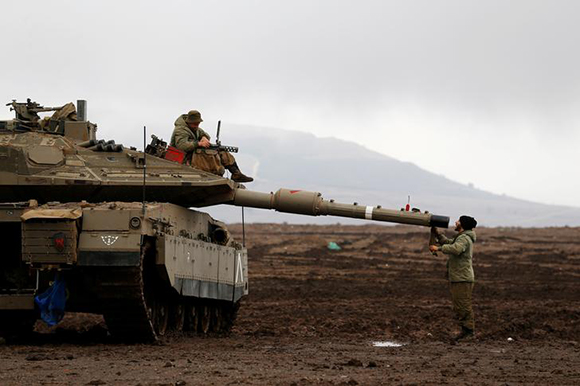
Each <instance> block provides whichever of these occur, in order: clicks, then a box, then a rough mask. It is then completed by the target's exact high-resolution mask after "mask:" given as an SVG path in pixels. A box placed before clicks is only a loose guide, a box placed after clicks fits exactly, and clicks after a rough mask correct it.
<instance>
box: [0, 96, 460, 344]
mask: <svg viewBox="0 0 580 386" xmlns="http://www.w3.org/2000/svg"><path fill="white" fill-rule="evenodd" d="M8 106H11V109H12V110H14V111H15V112H16V118H15V119H13V120H10V121H0V231H1V232H2V234H3V235H4V245H3V249H4V253H3V256H2V259H1V260H0V333H1V334H3V335H6V336H13V335H16V334H21V333H25V332H27V331H30V330H31V328H32V326H33V324H34V323H35V322H36V320H37V319H38V318H39V317H43V319H45V316H46V315H44V314H43V313H45V312H47V311H46V309H45V308H39V306H40V305H41V301H40V298H42V297H43V296H44V295H45V294H47V293H49V292H50V291H51V290H53V289H55V288H56V284H55V283H64V284H63V285H64V286H65V287H66V306H65V307H64V310H66V312H88V313H96V314H102V315H103V316H104V319H105V322H106V324H107V327H108V329H109V332H110V334H111V335H112V336H114V337H117V338H119V339H121V340H124V341H133V342H147V341H149V342H150V341H154V340H156V339H158V338H159V337H161V336H163V335H164V334H166V332H167V331H171V330H175V331H194V332H198V333H202V334H203V333H208V332H217V333H222V332H227V331H229V330H230V328H231V326H232V324H233V322H234V320H235V318H236V313H237V310H238V308H239V304H240V300H241V299H243V297H244V296H246V295H247V294H248V291H249V280H248V253H247V249H246V248H245V246H244V245H242V244H241V243H240V242H238V241H236V240H234V239H233V238H232V236H231V234H230V232H229V231H228V229H227V227H226V226H225V224H224V223H222V222H220V221H218V220H215V219H213V218H212V217H211V216H209V215H208V214H207V213H204V212H202V211H199V210H196V209H193V208H202V207H207V206H211V205H222V204H225V205H235V206H241V207H253V208H263V209H272V210H276V211H279V212H286V213H297V214H302V215H309V216H326V215H330V216H339V217H353V218H360V219H366V220H372V221H384V222H391V223H399V224H410V225H417V226H425V227H432V226H436V227H447V226H448V223H449V218H448V217H446V216H439V215H434V214H431V213H428V212H421V211H420V210H418V209H413V210H403V209H402V210H393V209H385V208H381V207H380V206H364V205H358V204H356V203H355V204H343V203H337V202H334V201H333V200H325V199H323V197H322V195H321V194H320V193H318V192H308V191H303V190H299V189H279V190H278V191H277V192H275V193H264V192H255V191H251V190H248V189H246V187H245V186H244V185H242V184H239V183H236V182H233V181H231V180H229V179H227V178H223V177H221V176H218V175H214V174H210V173H207V172H204V171H201V170H197V169H195V168H193V167H191V166H189V165H188V164H187V162H186V161H184V160H183V157H180V156H179V151H178V150H177V149H173V148H170V147H169V148H168V147H167V146H166V145H167V144H166V143H165V142H163V141H162V140H160V139H158V138H157V137H155V136H152V138H153V140H152V141H151V144H150V145H149V146H147V148H146V150H145V151H144V152H142V151H138V150H137V149H136V148H133V147H125V146H123V145H120V144H116V143H115V142H114V141H112V140H109V141H105V140H100V141H98V140H96V131H97V125H95V124H94V123H91V122H89V121H88V120H87V118H86V111H87V104H86V102H85V101H78V102H77V107H78V110H77V108H75V106H74V104H72V103H68V104H66V105H64V106H59V107H43V106H41V105H39V104H38V103H36V102H32V101H31V100H30V99H29V100H27V102H24V103H19V102H16V101H12V102H11V103H9V104H8ZM48 111H54V113H53V114H52V116H50V117H46V118H41V117H40V116H39V114H38V113H41V112H48ZM218 145H219V144H218ZM228 148H229V149H235V148H232V147H228ZM183 162H185V163H183ZM55 291H56V290H55ZM53 308H55V310H57V311H58V307H56V306H55V307H53ZM55 310H53V311H55ZM61 311H63V310H61Z"/></svg>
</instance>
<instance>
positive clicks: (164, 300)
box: [97, 241, 239, 342]
mask: <svg viewBox="0 0 580 386" xmlns="http://www.w3.org/2000/svg"><path fill="white" fill-rule="evenodd" d="M149 251H154V248H153V247H152V242H151V241H147V242H146V243H145V245H144V247H143V248H142V253H141V264H140V265H139V266H138V267H130V268H129V267H126V268H125V267H124V268H118V269H115V270H110V269H108V270H106V271H102V272H100V273H99V275H98V278H97V286H98V290H97V294H98V298H99V301H100V303H101V305H102V311H103V315H104V318H105V322H106V324H107V327H108V329H109V332H110V334H111V335H112V336H113V337H114V338H116V339H119V340H122V341H126V342H153V341H156V340H158V339H159V338H160V337H162V336H163V335H165V334H166V333H167V332H168V331H178V332H181V331H189V332H193V333H199V334H208V333H227V332H229V331H230V330H231V327H232V325H233V322H234V320H235V319H236V316H237V311H238V308H239V302H237V303H232V302H226V301H220V300H214V299H198V298H192V297H184V296H180V295H177V293H176V292H175V291H173V289H172V288H170V287H169V286H168V285H167V283H165V282H163V281H161V279H160V278H159V276H158V275H157V274H156V271H155V263H154V255H153V256H151V255H152V254H151V253H149Z"/></svg>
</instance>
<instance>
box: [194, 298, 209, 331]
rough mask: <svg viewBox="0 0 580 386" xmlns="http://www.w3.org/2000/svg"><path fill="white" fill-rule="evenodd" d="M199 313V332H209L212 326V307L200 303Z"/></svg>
mask: <svg viewBox="0 0 580 386" xmlns="http://www.w3.org/2000/svg"><path fill="white" fill-rule="evenodd" d="M198 313H199V328H198V330H197V331H198V332H199V333H202V334H207V333H208V332H209V330H210V327H211V308H210V306H208V305H207V304H200V305H199V306H198Z"/></svg>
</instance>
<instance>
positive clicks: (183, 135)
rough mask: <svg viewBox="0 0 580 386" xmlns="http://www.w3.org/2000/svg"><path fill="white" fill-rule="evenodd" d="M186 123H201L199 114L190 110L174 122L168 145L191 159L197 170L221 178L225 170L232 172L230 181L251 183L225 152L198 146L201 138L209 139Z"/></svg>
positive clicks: (201, 131) (231, 157)
mask: <svg viewBox="0 0 580 386" xmlns="http://www.w3.org/2000/svg"><path fill="white" fill-rule="evenodd" d="M188 122H189V123H191V122H195V123H200V122H203V120H202V119H201V114H200V113H199V111H197V110H192V111H190V112H189V113H187V114H182V115H180V116H179V117H178V118H177V119H176V120H175V123H174V125H175V128H174V129H173V134H172V135H171V142H170V145H171V146H173V147H176V148H178V149H179V150H182V151H184V152H186V153H187V154H188V157H190V158H191V165H192V166H193V167H195V168H197V169H201V170H204V171H206V172H210V173H213V174H217V175H219V176H222V175H223V174H224V172H225V169H228V170H230V171H231V172H232V180H234V181H238V182H251V181H253V178H251V177H247V176H245V175H244V174H242V172H241V171H240V169H239V167H238V165H237V163H236V159H235V158H234V156H233V155H231V154H230V153H228V152H227V151H218V150H215V149H206V148H204V147H202V146H199V142H200V141H201V139H202V138H203V137H205V138H207V140H208V141H209V140H210V139H211V137H210V136H209V134H208V133H206V132H205V131H204V130H203V129H202V128H200V127H197V128H190V127H189V126H188Z"/></svg>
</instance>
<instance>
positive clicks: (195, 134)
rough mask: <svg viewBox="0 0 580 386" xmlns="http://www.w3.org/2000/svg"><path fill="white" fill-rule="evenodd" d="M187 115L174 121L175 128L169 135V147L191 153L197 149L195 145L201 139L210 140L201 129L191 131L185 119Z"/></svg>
mask: <svg viewBox="0 0 580 386" xmlns="http://www.w3.org/2000/svg"><path fill="white" fill-rule="evenodd" d="M186 118H187V114H183V115H180V116H179V118H177V119H176V120H175V128H174V129H173V134H172V135H171V142H170V145H171V146H173V147H176V148H178V149H179V150H183V151H185V152H187V153H191V152H193V151H194V150H195V149H196V148H197V143H198V142H199V140H200V139H201V138H202V137H206V138H207V139H208V140H209V139H211V138H210V136H209V134H208V133H206V132H205V131H203V129H201V128H198V129H197V130H195V131H194V130H191V129H190V128H189V127H188V126H187V123H185V119H186Z"/></svg>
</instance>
